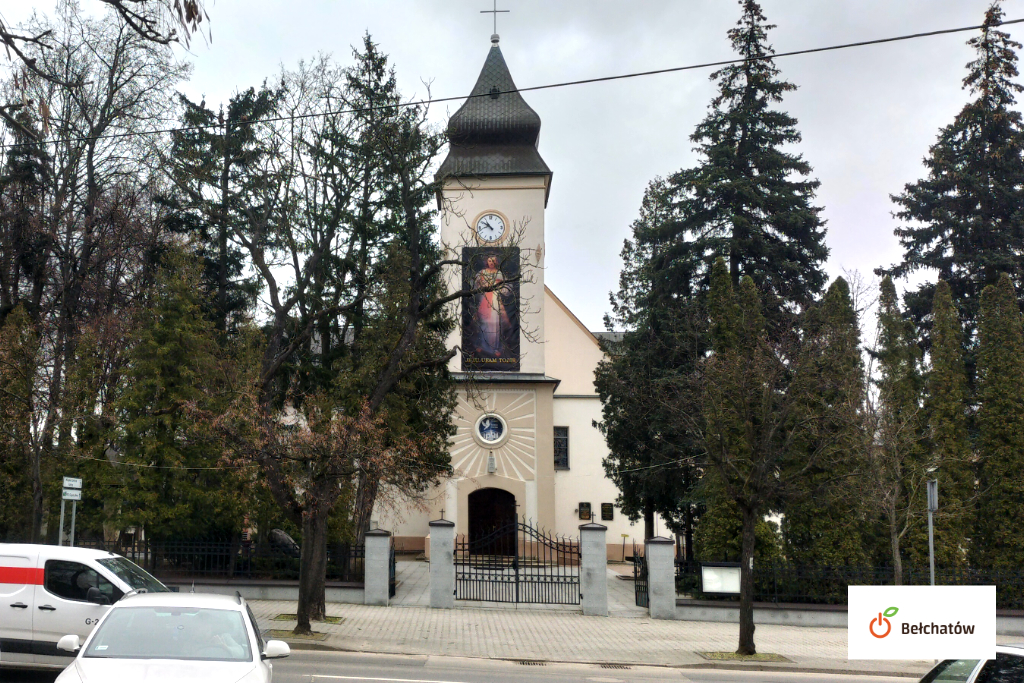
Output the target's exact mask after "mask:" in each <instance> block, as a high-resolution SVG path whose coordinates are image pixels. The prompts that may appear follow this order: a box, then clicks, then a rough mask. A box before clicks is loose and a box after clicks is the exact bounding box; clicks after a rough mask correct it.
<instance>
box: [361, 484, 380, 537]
mask: <svg viewBox="0 0 1024 683" xmlns="http://www.w3.org/2000/svg"><path fill="white" fill-rule="evenodd" d="M379 486H380V481H378V480H377V479H376V478H375V477H374V476H373V475H372V474H367V473H366V472H360V473H359V487H358V488H357V490H356V504H355V527H356V545H362V544H363V543H364V540H365V538H366V532H367V531H369V530H370V518H371V517H372V516H373V506H374V504H376V502H377V489H378V487H379Z"/></svg>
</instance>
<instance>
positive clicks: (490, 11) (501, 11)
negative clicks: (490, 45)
mask: <svg viewBox="0 0 1024 683" xmlns="http://www.w3.org/2000/svg"><path fill="white" fill-rule="evenodd" d="M511 11H512V10H507V9H498V0H494V9H482V10H480V14H493V15H494V35H493V36H491V39H492V40H493V39H494V38H496V37H497V36H498V15H499V14H508V13H509V12H511Z"/></svg>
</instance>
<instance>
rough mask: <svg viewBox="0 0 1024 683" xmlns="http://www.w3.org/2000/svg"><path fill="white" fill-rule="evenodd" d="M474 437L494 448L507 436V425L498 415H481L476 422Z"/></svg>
mask: <svg viewBox="0 0 1024 683" xmlns="http://www.w3.org/2000/svg"><path fill="white" fill-rule="evenodd" d="M475 436H476V438H477V439H479V440H480V441H481V442H483V443H484V444H485V445H487V446H495V445H497V444H499V443H501V442H502V441H504V440H505V437H506V436H508V425H506V424H505V420H503V419H502V418H501V416H500V415H495V414H493V413H489V414H486V415H481V416H480V418H479V419H478V420H477V421H476V429H475Z"/></svg>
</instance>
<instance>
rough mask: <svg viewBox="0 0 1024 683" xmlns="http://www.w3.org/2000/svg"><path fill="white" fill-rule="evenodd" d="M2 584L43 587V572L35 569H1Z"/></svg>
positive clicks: (0, 578) (0, 580)
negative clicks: (24, 584) (23, 584)
mask: <svg viewBox="0 0 1024 683" xmlns="http://www.w3.org/2000/svg"><path fill="white" fill-rule="evenodd" d="M0 583H27V584H30V585H36V586H42V585H43V570H42V569H37V568H35V567H0Z"/></svg>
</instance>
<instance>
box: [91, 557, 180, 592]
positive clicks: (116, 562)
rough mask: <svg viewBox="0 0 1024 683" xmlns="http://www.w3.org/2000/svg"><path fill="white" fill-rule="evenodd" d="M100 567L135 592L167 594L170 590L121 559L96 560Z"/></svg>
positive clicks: (139, 568)
mask: <svg viewBox="0 0 1024 683" xmlns="http://www.w3.org/2000/svg"><path fill="white" fill-rule="evenodd" d="M97 561H98V562H99V563H100V564H101V565H103V566H104V567H105V568H107V569H109V570H110V571H112V572H114V576H116V577H117V578H119V579H121V580H122V581H124V582H125V583H127V584H128V585H129V586H131V587H132V588H134V589H135V590H137V591H146V592H147V593H167V592H169V591H170V589H169V588H168V587H167V586H165V585H163V584H162V583H160V582H159V581H157V580H156V579H155V578H153V577H152V576H150V574H149V572H147V571H146V570H145V569H143V568H142V567H140V566H139V565H137V564H135V563H134V562H132V561H131V560H126V559H124V558H123V557H107V558H103V559H102V560H97Z"/></svg>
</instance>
